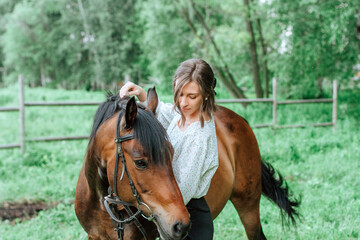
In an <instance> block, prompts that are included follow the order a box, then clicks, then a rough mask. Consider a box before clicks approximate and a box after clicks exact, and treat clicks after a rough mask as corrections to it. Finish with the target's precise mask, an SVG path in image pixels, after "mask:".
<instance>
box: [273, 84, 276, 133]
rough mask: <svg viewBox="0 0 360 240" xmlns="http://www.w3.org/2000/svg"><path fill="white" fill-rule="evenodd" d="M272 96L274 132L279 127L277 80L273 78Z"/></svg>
mask: <svg viewBox="0 0 360 240" xmlns="http://www.w3.org/2000/svg"><path fill="white" fill-rule="evenodd" d="M272 88H273V89H272V90H273V92H272V95H273V112H272V113H273V114H272V115H273V128H274V130H275V129H276V125H277V112H276V111H277V102H276V98H277V96H276V78H273V81H272Z"/></svg>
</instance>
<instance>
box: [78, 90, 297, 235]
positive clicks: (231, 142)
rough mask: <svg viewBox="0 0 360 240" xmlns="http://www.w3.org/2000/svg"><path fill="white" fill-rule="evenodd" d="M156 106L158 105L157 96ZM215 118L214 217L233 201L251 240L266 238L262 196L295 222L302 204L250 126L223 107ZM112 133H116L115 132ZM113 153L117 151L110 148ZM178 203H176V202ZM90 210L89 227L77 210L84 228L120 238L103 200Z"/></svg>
mask: <svg viewBox="0 0 360 240" xmlns="http://www.w3.org/2000/svg"><path fill="white" fill-rule="evenodd" d="M150 95H152V94H150ZM153 101H154V100H153ZM148 102H151V99H150V100H149V98H148ZM152 103H153V102H152ZM155 105H157V96H156V104H155ZM214 118H215V125H216V135H217V141H218V151H219V167H218V170H217V171H216V173H215V175H214V177H213V179H212V182H211V186H210V189H209V192H208V194H207V195H206V200H207V202H208V204H209V206H210V209H211V213H212V216H213V218H215V217H216V216H218V214H219V213H220V212H221V210H222V209H223V208H224V206H225V204H226V203H227V201H228V200H230V201H231V202H232V203H233V205H234V206H235V208H236V210H237V212H238V214H239V216H240V219H241V221H242V223H243V225H244V228H245V231H246V234H247V236H248V238H249V239H266V238H265V236H264V234H263V232H262V229H261V224H260V217H259V203H260V197H261V194H264V195H265V196H267V197H268V198H270V199H271V200H273V201H274V202H275V203H276V204H277V205H278V206H279V207H280V208H281V209H283V210H284V211H285V212H286V213H287V214H288V215H289V217H290V218H291V220H294V216H296V215H297V213H296V211H295V210H294V207H296V206H297V204H298V203H297V202H296V201H291V200H289V193H288V189H287V187H281V184H282V179H281V177H280V180H277V179H275V178H274V174H275V173H274V171H273V169H272V167H271V166H270V165H268V164H265V163H264V162H262V160H261V157H260V152H259V148H258V144H257V141H256V138H255V135H254V133H253V131H252V130H251V128H250V126H249V125H248V123H247V122H246V121H245V120H244V119H243V118H242V117H240V116H239V115H237V114H236V113H234V112H233V111H231V110H229V109H227V108H224V107H219V109H218V111H217V112H216V113H215V114H214ZM106 125H107V126H111V125H114V123H113V122H111V120H109V121H108V122H106ZM111 132H114V131H113V129H112V130H111ZM113 134H114V133H113ZM113 138H114V136H113V135H112V136H107V137H106V139H105V140H106V141H109V142H112V141H113ZM109 151H115V150H114V149H113V147H110V146H109ZM83 172H84V170H82V173H81V174H80V178H79V183H78V186H77V188H81V189H83V188H84V185H86V181H88V180H86V179H85V178H86V177H85V175H84V173H83ZM176 191H178V189H176ZM82 195H84V193H83V190H78V189H77V194H76V197H77V200H76V201H81V200H78V199H80V198H81V197H80V196H82ZM180 199H181V197H180ZM181 200H182V199H181ZM174 201H176V200H175V199H174ZM89 202H90V201H89V200H88V199H86V200H84V202H81V204H79V203H78V204H76V205H77V206H78V208H79V206H80V205H81V206H85V205H87V204H89ZM180 205H181V204H179V203H178V201H177V202H176V204H175V206H177V209H175V211H174V212H173V211H172V210H171V212H170V214H174V217H179V216H180V217H179V218H180V219H185V220H183V222H184V224H185V225H186V224H187V221H188V219H186V217H184V216H182V215H181V214H180V212H181V211H184V209H183V208H182V207H181V206H180ZM77 206H75V207H77ZM80 208H81V207H80ZM87 211H90V212H96V214H95V215H92V217H93V219H92V221H93V222H92V223H89V224H84V223H82V221H83V220H82V219H83V218H85V217H82V216H83V215H84V214H85V215H87V213H83V210H82V209H81V210H77V214H78V218H79V220H80V222H81V223H82V225H83V226H84V225H86V227H84V228H85V230H86V231H87V232H88V233H89V230H88V229H92V228H97V229H100V228H101V229H105V230H103V231H104V232H106V234H107V236H109V238H111V239H116V235H114V234H113V233H112V234H111V233H110V232H111V231H112V230H111V229H112V224H111V222H110V219H109V217H108V215H107V212H106V211H104V210H103V207H102V206H101V202H100V201H98V204H97V205H96V206H91V207H88V209H87ZM79 214H80V217H79ZM185 215H186V214H185ZM95 218H97V219H106V218H107V219H108V220H102V222H101V224H97V223H99V221H98V220H97V219H95ZM144 226H146V228H147V231H148V232H149V233H150V236H151V237H150V239H153V238H154V237H155V236H156V235H154V234H153V233H154V231H153V230H151V229H154V225H153V224H152V223H146V222H145V225H144ZM98 232H99V231H98ZM126 234H127V235H126V238H125V239H142V238H141V234H140V233H139V231H138V230H137V229H136V228H135V227H134V226H133V224H132V225H129V226H128V227H127V229H126ZM91 236H94V239H96V238H99V239H102V238H101V235H100V237H99V235H98V236H97V237H96V236H95V235H91ZM103 236H104V235H103ZM89 238H90V234H89ZM104 239H106V238H104Z"/></svg>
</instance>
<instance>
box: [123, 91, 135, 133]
mask: <svg viewBox="0 0 360 240" xmlns="http://www.w3.org/2000/svg"><path fill="white" fill-rule="evenodd" d="M136 115H137V105H136V102H135V97H131V98H130V99H129V101H128V102H127V104H126V110H125V128H126V129H129V128H132V127H133V126H134V123H135V118H136Z"/></svg>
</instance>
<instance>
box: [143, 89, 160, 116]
mask: <svg viewBox="0 0 360 240" xmlns="http://www.w3.org/2000/svg"><path fill="white" fill-rule="evenodd" d="M146 101H147V107H148V108H149V109H150V110H151V111H152V112H153V113H154V114H155V111H156V108H157V106H158V101H159V100H158V95H157V93H156V90H155V86H154V87H152V88H149V90H148V92H147V100H146Z"/></svg>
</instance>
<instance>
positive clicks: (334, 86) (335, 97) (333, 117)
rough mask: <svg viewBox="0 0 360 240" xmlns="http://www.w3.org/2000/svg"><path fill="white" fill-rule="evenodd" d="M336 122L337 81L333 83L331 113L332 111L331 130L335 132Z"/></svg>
mask: <svg viewBox="0 0 360 240" xmlns="http://www.w3.org/2000/svg"><path fill="white" fill-rule="evenodd" d="M336 122H337V81H336V80H335V81H334V82H333V111H332V124H333V130H334V131H336Z"/></svg>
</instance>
